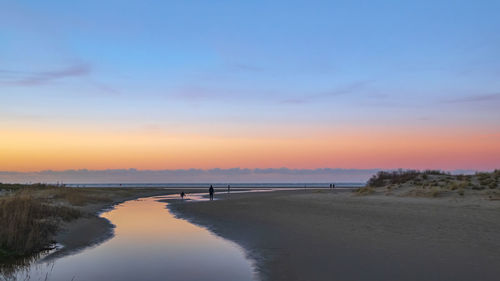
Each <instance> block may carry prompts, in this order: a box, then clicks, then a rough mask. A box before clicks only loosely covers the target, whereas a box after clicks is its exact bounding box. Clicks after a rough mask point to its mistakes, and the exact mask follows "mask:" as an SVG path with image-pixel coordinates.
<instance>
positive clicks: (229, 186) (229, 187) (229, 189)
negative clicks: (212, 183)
mask: <svg viewBox="0 0 500 281" xmlns="http://www.w3.org/2000/svg"><path fill="white" fill-rule="evenodd" d="M229 192H231V185H229V184H228V185H227V193H229Z"/></svg>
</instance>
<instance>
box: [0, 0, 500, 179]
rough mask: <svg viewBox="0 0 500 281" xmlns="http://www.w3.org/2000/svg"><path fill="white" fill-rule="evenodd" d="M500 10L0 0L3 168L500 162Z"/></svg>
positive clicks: (411, 4) (449, 4) (483, 4)
mask: <svg viewBox="0 0 500 281" xmlns="http://www.w3.org/2000/svg"><path fill="white" fill-rule="evenodd" d="M499 10H500V2H499V1H427V0H422V1H378V0H373V1H333V0H330V1H291V0H288V1H278V0H277V1H258V0H255V1H217V0H214V1H186V0H185V1H145V0H141V1H115V0H109V1H94V0H86V1H50V0H48V1H28V0H22V1H11V0H7V1H5V0H0V171H19V172H35V171H41V170H58V171H61V170H68V169H91V170H104V169H129V168H135V169H140V170H141V169H142V170H163V169H192V168H194V169H214V168H221V169H230V168H238V167H239V168H242V169H245V168H249V169H255V168H261V169H264V168H281V167H287V168H290V169H318V168H343V169H394V168H415V169H444V170H454V169H470V170H491V169H495V168H500V110H499V109H500V55H499V54H500V32H498V31H499V30H500V17H499V16H498V11H499Z"/></svg>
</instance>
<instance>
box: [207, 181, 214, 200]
mask: <svg viewBox="0 0 500 281" xmlns="http://www.w3.org/2000/svg"><path fill="white" fill-rule="evenodd" d="M208 193H209V194H210V200H214V187H213V186H212V185H210V188H209V189H208Z"/></svg>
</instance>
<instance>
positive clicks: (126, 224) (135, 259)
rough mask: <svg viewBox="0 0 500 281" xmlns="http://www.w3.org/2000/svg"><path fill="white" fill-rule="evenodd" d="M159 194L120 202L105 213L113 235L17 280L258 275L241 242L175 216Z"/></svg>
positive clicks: (23, 273) (241, 277)
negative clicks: (234, 241) (112, 227)
mask: <svg viewBox="0 0 500 281" xmlns="http://www.w3.org/2000/svg"><path fill="white" fill-rule="evenodd" d="M161 198H162V199H164V198H165V197H161ZM158 199H160V198H146V199H140V200H135V201H128V202H125V203H123V204H120V205H118V206H117V207H116V208H115V209H113V210H111V211H110V212H107V213H104V214H103V215H102V216H103V217H105V218H107V219H109V220H110V221H111V222H112V223H113V224H114V225H116V229H115V236H114V237H113V238H112V239H111V240H108V241H107V242H105V243H103V244H101V245H99V246H97V247H94V248H90V249H86V250H84V251H83V252H80V253H77V254H75V255H71V256H66V257H62V258H60V259H57V260H55V261H54V262H51V263H38V264H34V265H32V266H30V267H29V268H27V269H26V270H24V271H18V272H17V273H16V274H15V277H14V276H13V277H14V278H13V279H14V280H15V279H17V280H28V278H29V280H61V281H62V280H64V281H68V280H75V281H76V280H220V281H224V280H231V281H233V280H240V281H245V280H255V275H254V271H253V268H252V263H251V262H250V261H249V260H248V259H246V258H245V255H244V253H243V250H242V249H241V248H240V247H239V246H237V245H236V244H234V243H232V242H229V241H227V240H224V239H222V238H219V237H217V236H215V235H214V234H212V233H211V232H209V231H208V230H206V229H204V228H201V227H199V226H196V225H193V224H191V223H189V222H187V221H185V220H181V219H177V218H175V217H174V216H173V215H172V214H171V213H170V212H169V211H168V209H166V208H165V203H161V202H158V201H157V200H158Z"/></svg>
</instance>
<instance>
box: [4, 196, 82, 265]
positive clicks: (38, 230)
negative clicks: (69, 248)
mask: <svg viewBox="0 0 500 281" xmlns="http://www.w3.org/2000/svg"><path fill="white" fill-rule="evenodd" d="M80 215H81V214H80V212H79V211H78V210H77V209H74V208H71V207H66V206H52V205H49V204H47V203H46V202H43V200H40V199H39V198H36V197H33V196H32V195H31V194H30V193H29V192H27V191H25V190H22V189H21V190H18V191H16V192H15V193H13V194H10V195H8V196H4V197H1V198H0V225H1V226H2V227H1V228H0V260H6V259H12V258H16V257H22V256H27V255H31V254H34V253H37V252H39V251H42V250H44V249H47V247H48V246H49V245H50V244H51V242H52V241H51V237H52V235H53V234H54V233H55V232H56V231H57V229H58V225H59V222H60V221H70V220H73V219H76V218H78V217H79V216H80Z"/></svg>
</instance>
